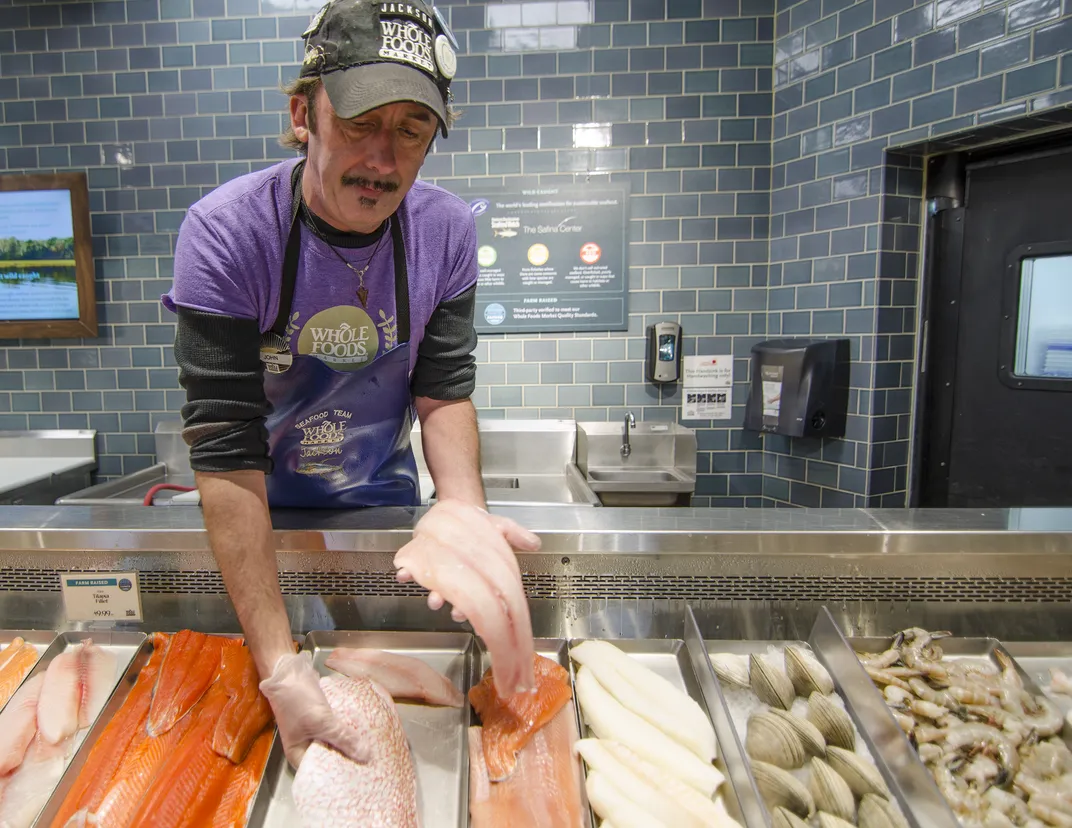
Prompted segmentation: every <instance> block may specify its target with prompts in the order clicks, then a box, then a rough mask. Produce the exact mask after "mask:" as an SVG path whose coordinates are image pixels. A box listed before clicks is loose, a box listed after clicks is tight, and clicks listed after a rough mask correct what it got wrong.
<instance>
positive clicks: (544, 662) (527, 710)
mask: <svg viewBox="0 0 1072 828" xmlns="http://www.w3.org/2000/svg"><path fill="white" fill-rule="evenodd" d="M493 669H494V668H492V669H489V670H488V671H487V672H486V673H484V678H483V680H481V682H480V683H479V684H477V685H475V686H474V687H472V688H471V689H470V690H469V702H470V703H471V704H472V705H473V708H474V709H475V710H476V712H477V713H478V714H479V715H480V722H481V724H482V725H483V726H484V732H483V734H482V736H481V738H482V742H483V748H484V758H485V760H486V761H487V765H488V776H489V777H490V778H491V780H492V781H493V782H499V781H501V780H503V779H506V778H507V777H508V776H510V774H511V773H513V772H514V766H515V765H516V764H517V752H518V751H519V750H521V749H522V748H523V747H525V745H526V744H528V742H529V740H530V739H531V738H532V735H533V734H534V733H535V732H536V731H537V730H539V729H540V728H541V727H543V726H544V725H545V724H547V722H549V721H551V719H553V718H554V716H555V714H557V713H558V712H559V711H560V710H561V709H562V708H563V707H565V705H566V703H567V702H568V701H569V700H570V699H571V698H572V697H573V691H572V689H571V688H570V682H569V673H568V672H566V670H565V668H564V667H562V665H561V664H558V663H556V662H554V661H552V660H551V659H549V658H544V657H543V656H541V655H538V654H537V655H536V656H534V658H533V670H534V672H535V674H536V692H535V693H515V694H514V695H512V696H510V697H509V698H506V699H503V698H502V697H501V696H499V695H498V693H497V692H496V690H495V678H494V676H493V674H492V670H493Z"/></svg>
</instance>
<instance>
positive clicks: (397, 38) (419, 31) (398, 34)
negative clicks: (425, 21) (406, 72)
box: [380, 18, 436, 75]
mask: <svg viewBox="0 0 1072 828" xmlns="http://www.w3.org/2000/svg"><path fill="white" fill-rule="evenodd" d="M380 37H381V38H382V40H383V45H382V46H380V57H382V58H386V59H387V60H400V61H402V62H403V63H410V64H413V65H414V66H419V67H420V68H421V69H424V70H425V71H426V72H428V73H429V74H431V75H435V71H436V67H435V63H434V62H433V61H434V58H433V55H432V36H431V35H430V34H429V33H428V31H427V30H426V29H424V28H422V27H421V26H419V25H417V24H416V23H414V22H413V21H412V20H386V19H382V18H381V19H380Z"/></svg>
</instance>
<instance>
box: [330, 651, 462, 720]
mask: <svg viewBox="0 0 1072 828" xmlns="http://www.w3.org/2000/svg"><path fill="white" fill-rule="evenodd" d="M324 663H325V664H326V665H327V666H328V667H330V668H331V669H332V670H337V671H338V672H340V673H342V674H343V675H344V676H349V677H350V678H355V679H356V678H367V679H371V680H372V681H374V682H376V683H377V684H378V685H380V687H382V688H383V689H384V690H386V691H387V692H388V693H390V694H391V698H393V699H396V700H397V699H421V700H423V701H426V702H428V703H429V704H441V705H444V706H445V707H461V706H462V702H464V701H465V697H464V696H462V693H461V691H460V690H459V689H458V688H457V687H455V686H454V685H453V684H452V683H451V681H450V679H448V678H447V677H446V676H444V675H443V674H442V673H440V672H439V671H438V670H435V669H433V668H432V667H430V666H428V665H427V664H425V663H424V662H423V661H421V660H420V659H419V658H412V657H411V656H404V655H398V654H397V653H389V652H386V651H385V650H372V649H349V648H346V647H339V648H337V649H335V650H332V651H331V654H330V655H329V656H328V657H327V661H325V662H324Z"/></svg>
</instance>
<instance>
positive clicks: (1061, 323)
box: [1013, 255, 1072, 379]
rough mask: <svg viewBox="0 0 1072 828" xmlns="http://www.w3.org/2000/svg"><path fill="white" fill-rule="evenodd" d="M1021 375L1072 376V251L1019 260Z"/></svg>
mask: <svg viewBox="0 0 1072 828" xmlns="http://www.w3.org/2000/svg"><path fill="white" fill-rule="evenodd" d="M1013 365H1014V370H1013V373H1014V374H1015V375H1016V376H1018V377H1040V378H1042V377H1044V378H1047V379H1072V255H1064V256H1034V257H1025V258H1023V259H1021V261H1020V296H1019V301H1018V302H1017V320H1016V356H1015V360H1014V362H1013Z"/></svg>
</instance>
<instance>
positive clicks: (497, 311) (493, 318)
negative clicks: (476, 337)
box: [484, 302, 506, 325]
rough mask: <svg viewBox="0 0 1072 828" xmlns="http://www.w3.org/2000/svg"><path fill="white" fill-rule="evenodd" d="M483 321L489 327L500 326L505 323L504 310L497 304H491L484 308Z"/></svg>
mask: <svg viewBox="0 0 1072 828" xmlns="http://www.w3.org/2000/svg"><path fill="white" fill-rule="evenodd" d="M484 321H485V322H487V323H488V324H489V325H501V324H502V323H503V322H505V321H506V308H504V307H503V306H502V305H500V304H499V303H498V302H492V303H491V304H490V305H488V306H487V307H486V308H484Z"/></svg>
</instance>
